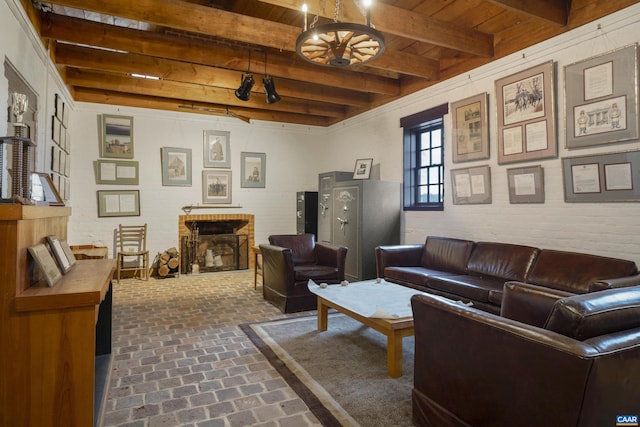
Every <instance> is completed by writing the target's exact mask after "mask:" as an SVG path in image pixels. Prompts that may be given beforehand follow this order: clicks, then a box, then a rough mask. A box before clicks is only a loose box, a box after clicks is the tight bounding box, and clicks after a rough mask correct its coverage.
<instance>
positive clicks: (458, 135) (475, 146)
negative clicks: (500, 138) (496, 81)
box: [451, 92, 489, 163]
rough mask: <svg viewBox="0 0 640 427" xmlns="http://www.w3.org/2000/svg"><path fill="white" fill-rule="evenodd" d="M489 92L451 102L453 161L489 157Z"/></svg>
mask: <svg viewBox="0 0 640 427" xmlns="http://www.w3.org/2000/svg"><path fill="white" fill-rule="evenodd" d="M488 100H489V94H488V93H486V92H485V93H481V94H480V95H475V96H472V97H470V98H467V99H463V100H461V101H456V102H452V103H451V112H452V113H453V137H452V138H451V140H452V142H453V149H452V153H453V162H454V163H458V162H468V161H472V160H480V159H488V158H489V122H488V117H489V113H488V111H487V104H488Z"/></svg>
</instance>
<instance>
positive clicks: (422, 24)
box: [258, 0, 552, 62]
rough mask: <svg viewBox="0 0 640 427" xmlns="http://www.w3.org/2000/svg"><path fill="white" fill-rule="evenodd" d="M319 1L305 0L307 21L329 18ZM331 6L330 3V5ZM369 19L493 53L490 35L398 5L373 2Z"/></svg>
mask: <svg viewBox="0 0 640 427" xmlns="http://www.w3.org/2000/svg"><path fill="white" fill-rule="evenodd" d="M258 1H260V2H263V3H269V4H272V5H275V6H280V7H286V8H288V9H294V10H300V7H301V6H302V2H301V1H300V0H258ZM550 1H552V0H550ZM322 2H323V0H305V3H306V4H307V6H308V8H309V12H308V13H309V15H308V16H309V19H308V20H309V22H311V19H312V17H313V16H315V15H316V14H318V15H320V16H324V17H326V18H331V19H333V14H334V9H333V7H327V8H325V9H324V10H322ZM332 5H333V4H332V3H330V6H332ZM342 5H343V12H344V19H345V21H350V22H363V23H364V17H363V16H362V14H361V13H360V10H359V9H358V8H357V6H356V5H355V4H353V2H352V1H343V2H342ZM300 13H302V12H300ZM371 22H372V23H373V24H374V25H375V27H376V29H377V30H379V31H382V32H383V33H389V34H395V35H397V36H401V37H406V38H408V39H413V40H418V41H421V42H424V43H430V44H433V45H436V46H442V47H447V48H449V49H454V50H458V51H460V52H466V53H470V54H472V55H476V56H482V57H491V56H493V36H492V35H491V34H487V33H483V32H481V31H478V30H474V29H471V28H465V27H461V26H460V25H456V24H455V23H453V22H444V21H440V20H438V19H434V18H431V17H429V16H425V15H421V14H419V13H415V12H412V11H410V10H407V9H402V8H400V7H395V6H391V5H388V4H384V3H381V2H377V3H375V5H374V7H373V8H372V9H371ZM372 62H374V61H372Z"/></svg>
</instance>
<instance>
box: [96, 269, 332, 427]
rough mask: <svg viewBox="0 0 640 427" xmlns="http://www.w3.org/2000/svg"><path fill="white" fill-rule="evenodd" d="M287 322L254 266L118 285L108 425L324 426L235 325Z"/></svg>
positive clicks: (106, 412)
mask: <svg viewBox="0 0 640 427" xmlns="http://www.w3.org/2000/svg"><path fill="white" fill-rule="evenodd" d="M282 316H283V314H282V313H280V311H279V310H278V309H276V308H275V307H273V306H272V305H271V304H269V303H268V302H266V301H265V300H264V299H263V298H262V288H261V286H260V285H258V289H257V290H254V289H253V270H243V271H239V272H224V273H223V272H219V273H207V274H200V275H181V276H180V277H175V278H167V279H153V278H151V279H150V280H149V281H143V280H138V279H127V280H122V281H121V282H120V284H117V283H115V281H114V284H113V347H112V354H113V366H112V370H111V381H110V384H109V391H108V396H107V402H106V405H105V408H104V423H103V425H104V426H105V427H110V426H120V427H124V426H127V427H172V426H192V427H240V426H264V427H277V426H281V427H304V426H319V425H320V424H319V422H318V420H317V419H316V418H315V416H314V415H313V414H311V412H309V409H308V408H307V406H306V405H305V404H304V402H303V401H302V400H301V399H300V398H299V397H298V395H297V394H296V393H295V392H294V391H293V390H292V389H291V388H290V387H289V386H288V385H287V383H286V382H285V381H284V380H283V379H282V378H281V377H280V375H279V374H278V373H277V371H276V370H275V369H274V368H273V367H272V366H271V365H270V364H269V362H267V360H266V359H265V358H264V357H263V355H262V353H260V351H258V350H257V349H256V347H255V346H254V345H253V344H252V343H251V341H250V340H249V339H248V338H247V337H246V335H245V334H244V333H243V332H242V331H241V330H240V329H239V328H238V325H239V324H241V323H246V322H253V321H261V320H269V319H275V318H281V317H282Z"/></svg>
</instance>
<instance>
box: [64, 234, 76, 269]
mask: <svg viewBox="0 0 640 427" xmlns="http://www.w3.org/2000/svg"><path fill="white" fill-rule="evenodd" d="M60 246H62V251H63V252H64V254H65V255H66V256H67V260H69V262H70V263H71V265H74V264H75V263H76V256H75V254H74V253H73V250H72V249H71V247H70V246H69V243H68V242H67V241H66V240H60Z"/></svg>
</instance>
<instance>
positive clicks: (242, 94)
mask: <svg viewBox="0 0 640 427" xmlns="http://www.w3.org/2000/svg"><path fill="white" fill-rule="evenodd" d="M240 81H241V83H240V87H239V88H238V89H236V97H237V98H238V99H239V100H241V101H248V100H249V97H251V88H252V87H253V85H254V84H255V83H256V82H255V80H253V75H252V74H251V73H247V74H243V75H242V79H241V80H240Z"/></svg>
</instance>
